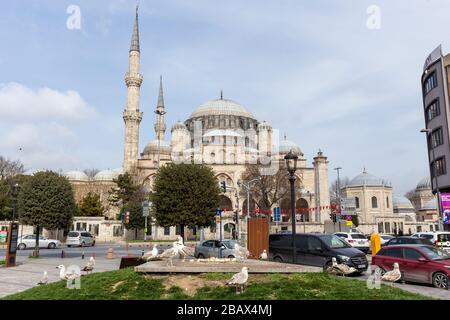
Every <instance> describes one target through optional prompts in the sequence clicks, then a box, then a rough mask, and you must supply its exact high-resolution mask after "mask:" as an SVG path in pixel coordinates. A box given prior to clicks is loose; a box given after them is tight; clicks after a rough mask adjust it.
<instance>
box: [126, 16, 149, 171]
mask: <svg viewBox="0 0 450 320" xmlns="http://www.w3.org/2000/svg"><path fill="white" fill-rule="evenodd" d="M139 65H140V48H139V18H138V7H136V19H135V21H134V30H133V36H132V38H131V47H130V64H129V69H128V72H127V73H126V74H125V83H126V85H127V88H128V99H127V106H126V109H125V111H124V113H123V120H124V122H125V145H124V158H123V170H124V172H129V173H131V174H135V173H136V169H137V163H138V149H139V124H140V123H141V120H142V115H143V113H142V112H140V111H139V98H140V95H141V84H142V81H143V79H144V78H143V76H142V75H141V74H140V73H139V71H140V66H139Z"/></svg>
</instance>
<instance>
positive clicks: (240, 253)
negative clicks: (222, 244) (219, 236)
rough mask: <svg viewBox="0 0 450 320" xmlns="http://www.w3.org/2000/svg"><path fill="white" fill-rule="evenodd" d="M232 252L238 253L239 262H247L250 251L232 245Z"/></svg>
mask: <svg viewBox="0 0 450 320" xmlns="http://www.w3.org/2000/svg"><path fill="white" fill-rule="evenodd" d="M234 250H235V251H236V252H237V253H238V256H239V260H240V261H242V262H243V261H245V260H247V258H248V256H249V255H250V251H248V250H247V249H246V248H244V247H241V246H240V245H238V244H237V243H236V244H235V245H234Z"/></svg>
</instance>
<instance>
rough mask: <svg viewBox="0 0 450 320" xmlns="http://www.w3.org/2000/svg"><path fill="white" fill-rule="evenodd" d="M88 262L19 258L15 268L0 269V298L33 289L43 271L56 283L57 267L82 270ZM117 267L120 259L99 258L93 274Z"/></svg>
mask: <svg viewBox="0 0 450 320" xmlns="http://www.w3.org/2000/svg"><path fill="white" fill-rule="evenodd" d="M88 261H89V257H88V256H86V258H85V259H84V260H83V259H81V258H65V259H60V258H41V259H29V258H26V257H19V258H18V261H17V263H18V266H17V267H14V268H4V267H1V268H0V298H1V297H5V296H7V295H10V294H14V293H17V292H21V291H25V290H27V289H30V288H33V287H35V286H36V284H37V283H38V282H39V280H41V278H42V275H43V273H44V271H47V273H48V279H49V282H56V281H60V279H59V269H57V268H56V267H57V266H59V265H61V264H63V265H65V266H66V267H68V266H70V265H78V266H79V267H80V269H82V268H83V267H84V266H85V265H86V264H87V262H88ZM119 265H120V258H116V259H112V260H107V259H104V258H99V259H96V260H95V268H94V272H104V271H112V270H117V269H119ZM82 274H84V272H82Z"/></svg>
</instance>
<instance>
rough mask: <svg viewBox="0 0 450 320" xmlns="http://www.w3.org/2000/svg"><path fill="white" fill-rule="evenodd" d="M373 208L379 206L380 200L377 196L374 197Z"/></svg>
mask: <svg viewBox="0 0 450 320" xmlns="http://www.w3.org/2000/svg"><path fill="white" fill-rule="evenodd" d="M372 208H378V200H377V197H375V196H374V197H372Z"/></svg>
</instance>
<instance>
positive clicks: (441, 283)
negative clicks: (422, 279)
mask: <svg viewBox="0 0 450 320" xmlns="http://www.w3.org/2000/svg"><path fill="white" fill-rule="evenodd" d="M433 286H435V287H436V288H441V289H447V288H448V277H447V275H446V274H445V273H443V272H436V273H435V274H434V275H433Z"/></svg>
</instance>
